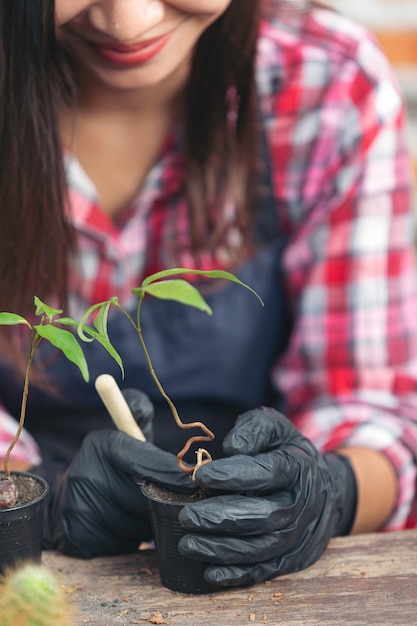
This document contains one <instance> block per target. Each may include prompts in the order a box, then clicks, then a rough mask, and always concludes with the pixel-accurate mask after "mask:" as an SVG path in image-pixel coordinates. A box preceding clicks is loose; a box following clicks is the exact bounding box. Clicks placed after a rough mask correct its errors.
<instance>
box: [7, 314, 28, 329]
mask: <svg viewBox="0 0 417 626" xmlns="http://www.w3.org/2000/svg"><path fill="white" fill-rule="evenodd" d="M0 324H2V325H3V326H16V325H17V324H25V325H26V326H28V327H29V328H32V326H31V325H30V324H29V322H28V321H27V320H25V318H24V317H22V316H21V315H17V314H16V313H7V312H3V313H0Z"/></svg>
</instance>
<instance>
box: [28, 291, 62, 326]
mask: <svg viewBox="0 0 417 626" xmlns="http://www.w3.org/2000/svg"><path fill="white" fill-rule="evenodd" d="M33 300H34V302H35V312H36V315H46V316H47V317H49V319H50V320H52V318H53V317H54V316H55V315H61V313H62V309H54V308H52V307H51V306H48V305H47V304H45V302H42V300H41V299H40V298H38V296H35V297H34V299H33Z"/></svg>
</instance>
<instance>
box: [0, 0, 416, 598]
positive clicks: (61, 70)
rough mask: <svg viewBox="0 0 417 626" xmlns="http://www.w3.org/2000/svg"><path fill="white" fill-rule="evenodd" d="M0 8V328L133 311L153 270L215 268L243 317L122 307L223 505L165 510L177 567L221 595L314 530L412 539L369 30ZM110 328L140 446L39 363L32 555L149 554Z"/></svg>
mask: <svg viewBox="0 0 417 626" xmlns="http://www.w3.org/2000/svg"><path fill="white" fill-rule="evenodd" d="M0 6H1V17H2V22H3V41H2V95H1V103H2V104H1V106H2V114H1V130H2V135H1V137H2V143H1V145H2V157H1V158H2V169H1V171H2V180H1V183H0V184H1V200H2V202H1V206H2V207H3V216H2V228H1V229H0V237H1V242H0V243H1V245H0V255H1V261H0V266H1V268H2V270H1V289H0V294H1V305H2V306H1V307H0V308H1V309H8V310H10V308H11V305H10V303H13V307H14V309H15V310H19V311H25V310H26V309H27V308H28V306H29V305H30V303H31V300H32V297H33V293H37V295H39V296H41V297H43V298H44V299H46V300H47V301H48V302H51V298H55V300H56V302H57V303H67V305H68V309H69V313H70V314H72V315H73V316H77V315H79V314H82V313H83V312H84V310H85V309H86V308H87V306H88V305H90V304H91V303H93V302H96V301H100V300H103V299H105V298H107V297H110V296H113V295H117V296H118V297H119V299H120V300H121V301H122V303H123V304H124V305H125V306H127V307H129V306H132V308H133V307H134V302H133V301H131V288H132V287H133V286H135V285H137V284H139V282H140V280H141V278H142V277H143V276H145V275H147V274H149V273H150V272H152V271H155V270H157V269H161V268H164V267H175V266H177V265H183V266H187V267H200V268H204V269H209V268H217V267H222V268H226V269H229V270H232V271H235V272H236V273H238V274H239V276H240V277H241V278H242V279H243V280H245V282H247V283H249V284H250V285H251V286H252V287H253V288H254V289H256V291H257V292H258V293H259V294H260V295H261V296H262V298H263V299H264V301H265V308H264V309H260V307H259V306H258V303H257V302H256V301H255V299H254V298H253V296H250V294H248V296H249V297H246V294H243V293H242V292H243V291H245V290H241V289H240V290H239V289H235V288H234V287H233V286H228V287H223V286H219V287H218V288H217V289H215V290H213V291H209V290H208V289H209V288H208V286H207V287H206V286H205V285H203V286H202V288H203V289H204V290H205V292H207V293H205V295H207V298H208V299H209V301H210V303H211V304H212V306H213V309H214V316H213V318H212V319H210V320H208V321H206V320H204V319H202V318H201V316H200V315H198V314H197V313H195V312H190V311H188V310H185V311H184V309H181V310H180V309H179V308H178V307H177V306H175V305H174V304H173V305H172V306H171V305H168V304H166V303H164V304H160V303H158V302H154V301H151V302H149V303H148V304H147V306H145V307H144V310H143V314H144V320H143V329H144V333H145V334H146V337H147V343H148V345H149V347H150V352H151V354H152V355H153V359H154V364H155V369H156V370H157V371H158V374H159V376H160V378H161V380H162V381H163V382H164V386H165V387H166V389H167V391H168V393H169V394H170V395H171V397H173V399H174V400H175V402H176V404H177V405H178V407H179V409H180V413H181V414H182V417H183V419H184V420H185V421H189V420H191V419H196V418H197V417H201V418H202V419H204V421H205V422H206V423H207V424H208V425H209V426H210V427H212V428H213V429H214V431H215V432H216V436H217V437H216V441H217V442H218V447H217V448H216V447H215V448H214V450H213V452H214V456H217V457H218V456H220V457H221V456H225V458H217V459H216V460H215V461H213V462H212V463H209V464H206V465H204V466H203V467H202V468H200V469H199V470H198V471H197V473H196V480H197V482H198V483H199V484H202V485H205V486H207V487H210V488H219V489H222V490H225V491H229V492H230V495H227V496H222V497H219V498H218V499H214V500H213V499H212V500H211V501H210V508H207V505H206V504H205V503H198V504H193V505H190V506H187V507H185V509H184V510H183V512H182V513H181V522H182V523H183V525H184V526H185V527H186V528H188V529H189V531H190V533H189V534H188V535H187V536H186V537H185V538H184V539H183V540H181V543H180V549H181V551H182V552H183V553H184V554H186V555H189V556H191V557H192V558H197V559H202V560H204V561H207V562H209V563H210V564H209V565H208V567H207V570H206V577H207V580H209V581H211V582H214V583H215V584H216V585H219V584H220V585H224V586H228V585H244V584H252V583H254V582H260V581H262V580H265V579H267V578H272V577H274V576H277V575H278V574H283V573H287V572H291V571H294V570H297V569H300V568H303V567H306V566H308V565H309V564H311V563H313V562H314V561H315V560H316V559H317V558H319V556H320V555H321V553H322V552H323V550H324V549H325V548H326V545H327V543H328V541H329V539H330V538H331V537H332V536H335V535H340V534H346V533H349V532H365V531H371V530H376V529H381V528H384V529H387V530H388V529H394V528H396V529H398V528H404V527H407V526H415V525H416V524H417V507H416V504H417V499H416V493H415V484H416V466H417V412H416V408H417V399H416V389H417V386H416V383H417V358H416V357H417V324H416V320H415V314H414V312H415V310H416V308H415V307H416V305H417V297H416V296H417V291H416V276H415V269H414V251H413V236H412V235H413V233H412V227H411V204H410V180H411V178H410V173H409V164H408V157H407V153H406V149H405V141H404V110H403V106H402V103H401V98H400V96H399V94H398V90H397V87H396V85H395V82H394V80H393V78H392V75H391V72H390V69H389V66H388V63H387V61H386V59H385V58H384V57H383V55H382V54H381V52H380V51H379V49H378V48H377V46H376V44H375V42H374V41H373V40H372V38H371V37H370V35H369V34H368V33H367V32H366V31H364V29H363V28H361V27H359V26H358V25H356V24H354V23H352V22H351V21H349V20H348V19H346V18H344V17H342V16H340V15H338V14H336V13H334V12H331V11H330V10H327V9H325V8H322V7H319V6H308V5H307V3H305V2H294V1H293V2H289V1H285V0H282V1H281V2H279V1H278V0H276V1H270V2H264V3H263V4H262V15H258V14H259V13H260V6H261V5H260V3H259V2H258V0H204V1H203V0H170V1H168V2H164V1H151V0H56V1H55V13H54V7H53V3H52V2H51V1H47V0H43V1H42V0H38V1H36V2H35V0H27V1H25V2H24V1H21V2H19V3H10V2H7V0H3V2H2V3H1V5H0ZM62 155H63V158H62ZM6 207H7V209H6ZM129 332H130V331H129V329H128V328H127V324H126V325H125V322H124V321H123V320H122V319H120V318H119V317H118V316H117V315H114V317H113V318H112V320H111V328H110V333H111V336H112V338H113V341H114V342H115V343H116V344H117V346H118V348H119V350H120V351H121V353H122V354H123V357H124V361H125V368H126V372H127V380H126V381H125V383H124V384H125V385H126V387H137V388H140V389H141V390H143V391H145V392H146V393H147V394H148V395H149V396H150V398H151V399H152V401H153V402H154V404H155V418H154V421H153V432H154V435H153V437H154V442H155V444H156V446H155V445H153V444H151V443H149V442H147V443H141V442H136V441H134V440H131V439H130V438H128V437H127V436H125V435H122V434H121V433H117V432H115V431H112V430H110V429H109V428H108V427H109V421H108V418H107V417H106V416H105V415H103V411H102V408H101V406H100V402H99V400H98V399H97V397H96V394H95V392H94V389H93V386H91V387H90V388H88V389H87V390H86V388H85V386H81V385H82V383H79V381H78V374H77V373H74V372H73V371H72V369H70V368H69V367H68V365H66V364H65V363H63V362H61V361H60V360H59V359H56V358H53V357H54V355H49V354H48V351H47V350H46V349H45V350H44V352H43V354H42V365H43V367H45V368H46V369H47V370H48V367H49V372H48V373H49V378H48V382H49V386H50V387H53V388H54V389H58V390H59V393H54V394H51V393H49V392H48V388H47V389H45V388H40V389H39V390H34V391H33V392H31V393H32V399H31V402H32V404H31V407H30V413H29V415H28V421H27V431H28V432H27V434H26V439H22V441H21V448H20V455H21V460H22V462H26V466H30V465H32V466H33V465H39V467H38V469H37V470H34V471H39V472H42V473H43V474H44V475H46V476H47V477H48V480H49V481H50V483H51V491H52V496H51V502H50V511H49V516H48V523H47V528H46V530H45V534H46V542H47V543H48V545H52V546H54V547H57V548H59V549H61V550H63V551H64V552H67V553H71V554H76V555H78V556H82V557H89V556H93V555H96V554H114V553H117V552H123V551H129V550H134V549H135V547H136V546H137V545H138V543H139V542H140V541H141V540H143V539H148V538H149V536H150V529H149V523H148V519H147V513H146V506H145V505H144V503H143V501H142V500H141V497H140V496H139V495H138V493H137V488H136V486H135V484H134V482H133V481H132V480H131V476H133V477H134V478H135V479H139V480H142V479H143V478H152V479H154V480H158V481H159V482H161V483H163V484H167V485H169V486H170V487H171V488H174V489H179V490H184V489H185V490H187V489H190V488H191V487H192V484H191V479H190V478H189V477H188V476H186V475H184V474H182V473H181V472H180V471H179V470H178V469H177V466H176V463H175V458H174V456H173V455H172V453H176V452H177V451H178V450H179V449H180V447H182V444H183V441H182V440H181V435H178V434H177V433H175V432H174V430H173V429H171V428H170V427H169V422H168V421H167V419H166V408H165V406H164V404H163V403H161V402H160V401H159V400H158V394H157V391H156V390H155V388H154V385H153V383H152V380H151V379H150V377H149V374H148V372H147V369H146V363H145V362H144V361H143V359H142V357H141V355H140V354H138V350H137V348H136V347H135V346H136V343H134V344H132V339H131V336H130V334H129ZM15 352H16V350H15ZM15 358H16V359H17V358H18V356H17V355H15ZM88 360H89V364H90V366H91V370H92V379H93V380H94V378H95V375H97V374H99V373H102V372H103V371H109V372H110V373H113V370H112V368H113V367H114V366H113V364H112V363H110V362H108V361H106V358H105V356H104V355H103V354H102V352H100V348H99V347H96V346H94V344H91V349H90V352H89V354H88ZM9 361H10V359H9ZM9 361H7V360H6V358H4V362H3V367H4V371H3V376H2V377H1V379H2V381H3V382H2V384H1V390H0V391H1V397H2V400H3V405H4V413H3V415H2V419H3V422H2V424H4V425H3V427H2V432H3V438H4V439H5V440H7V437H8V435H7V429H8V424H9V422H8V420H9V419H10V416H11V415H16V406H17V404H18V389H19V387H18V384H17V383H16V386H15V385H14V384H13V383H12V382H11V380H10V372H9V370H10V362H9ZM6 372H7V373H8V377H7V379H6V377H5V374H6ZM114 373H116V372H114ZM6 381H7V382H6ZM265 406H267V407H271V408H257V407H265ZM140 408H141V407H139V409H140ZM277 409H279V410H280V411H282V413H280V412H278V410H277ZM139 412H140V411H139ZM239 414H240V415H241V416H240V417H239V419H238V420H237V421H236V423H235V420H236V417H237V415H239ZM283 414H285V415H286V417H284V415H283ZM287 418H289V419H287ZM231 428H232V430H231V432H230V433H229V434H228V435H227V436H226V438H224V437H225V434H226V433H227V432H228V431H229V430H230V429H231ZM88 433H91V434H88ZM223 440H224V441H223ZM35 442H36V445H37V446H38V448H36V447H35ZM221 443H223V449H221V448H220V444H221ZM161 449H162V450H161Z"/></svg>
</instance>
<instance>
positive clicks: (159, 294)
mask: <svg viewBox="0 0 417 626" xmlns="http://www.w3.org/2000/svg"><path fill="white" fill-rule="evenodd" d="M132 293H134V294H136V295H138V296H141V295H142V294H148V295H150V296H154V297H155V298H159V299H160V300H174V301H175V302H181V303H182V304H186V305H188V306H192V307H194V308H195V309H199V310H200V311H204V312H205V313H207V314H208V315H212V314H213V311H212V310H211V308H210V307H209V305H208V304H207V302H206V301H205V300H204V298H203V296H202V295H201V293H200V292H199V291H198V289H196V288H195V287H194V286H193V285H191V284H190V283H188V282H187V281H186V280H182V279H181V278H177V279H173V280H164V281H160V282H157V283H152V284H150V285H148V286H146V287H138V288H134V289H132Z"/></svg>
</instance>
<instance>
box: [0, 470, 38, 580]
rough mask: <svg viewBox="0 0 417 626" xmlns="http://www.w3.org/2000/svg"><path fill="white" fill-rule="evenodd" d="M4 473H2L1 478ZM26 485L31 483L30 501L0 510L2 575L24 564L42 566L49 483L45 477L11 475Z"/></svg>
mask: <svg viewBox="0 0 417 626" xmlns="http://www.w3.org/2000/svg"><path fill="white" fill-rule="evenodd" d="M2 475H3V476H4V473H2V472H0V478H1V476H2ZM12 478H13V479H14V480H16V481H17V483H18V490H20V488H19V483H20V484H21V485H22V486H23V483H24V482H26V481H29V484H30V491H31V500H29V501H27V502H24V503H22V504H18V505H16V506H14V507H12V508H10V509H0V574H1V573H4V571H5V570H6V569H7V568H9V567H13V566H15V565H16V564H18V563H20V562H22V561H27V560H29V561H32V562H35V563H36V562H37V563H39V562H40V561H41V556H42V532H43V518H44V510H45V501H46V495H47V493H48V484H47V483H46V481H45V480H43V478H40V477H39V476H35V475H33V474H30V473H26V472H12Z"/></svg>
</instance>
